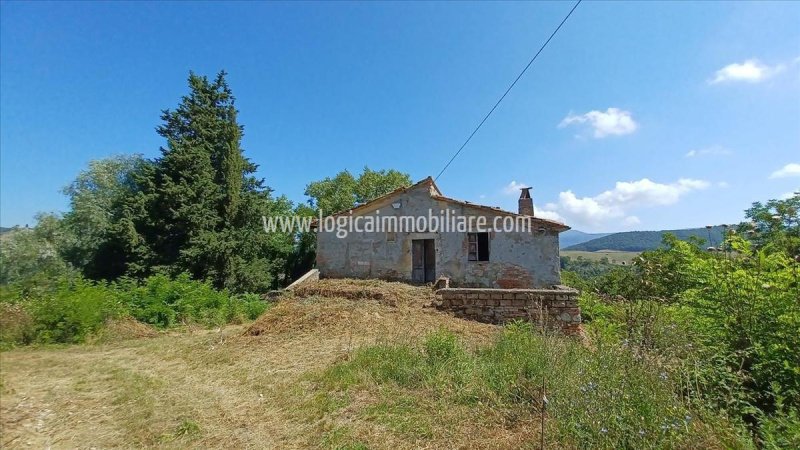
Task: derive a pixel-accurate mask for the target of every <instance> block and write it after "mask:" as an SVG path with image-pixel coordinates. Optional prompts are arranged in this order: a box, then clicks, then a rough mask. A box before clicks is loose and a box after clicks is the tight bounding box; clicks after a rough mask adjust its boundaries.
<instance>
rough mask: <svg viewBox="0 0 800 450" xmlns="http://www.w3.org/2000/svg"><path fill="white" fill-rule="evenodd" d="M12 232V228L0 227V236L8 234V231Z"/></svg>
mask: <svg viewBox="0 0 800 450" xmlns="http://www.w3.org/2000/svg"><path fill="white" fill-rule="evenodd" d="M11 230H13V228H8V227H0V234H3V233H8V232H9V231H11Z"/></svg>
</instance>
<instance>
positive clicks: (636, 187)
mask: <svg viewBox="0 0 800 450" xmlns="http://www.w3.org/2000/svg"><path fill="white" fill-rule="evenodd" d="M710 186H711V183H710V182H708V181H705V180H695V179H690V178H681V179H679V180H678V181H675V182H673V183H668V184H664V183H656V182H654V181H651V180H649V179H647V178H642V179H641V180H638V181H618V182H617V183H616V185H615V186H614V188H613V189H610V190H607V191H605V192H602V193H600V194H598V195H595V196H594V197H578V196H577V195H575V194H574V193H573V192H572V191H565V192H561V193H560V194H559V196H558V202H556V203H548V204H547V205H545V208H544V210H542V211H537V215H539V216H541V214H542V213H544V212H548V213H554V214H558V215H559V216H560V217H562V218H564V220H565V221H566V222H567V224H568V225H569V224H574V225H577V226H580V227H584V228H588V229H593V228H598V227H600V226H602V225H606V224H610V225H617V226H619V225H620V224H621V225H622V226H624V227H631V226H634V225H638V224H639V223H640V222H641V221H640V220H639V218H638V217H637V216H635V215H631V214H630V211H631V210H633V209H635V208H641V207H653V206H665V205H672V204H674V203H677V202H678V200H679V199H680V198H681V197H682V196H684V195H686V194H688V193H690V192H692V191H697V190H702V189H707V188H708V187H710Z"/></svg>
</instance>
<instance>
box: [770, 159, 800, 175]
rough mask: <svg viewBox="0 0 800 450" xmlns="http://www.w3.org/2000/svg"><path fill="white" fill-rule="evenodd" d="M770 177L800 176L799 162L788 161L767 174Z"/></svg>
mask: <svg viewBox="0 0 800 450" xmlns="http://www.w3.org/2000/svg"><path fill="white" fill-rule="evenodd" d="M769 177H770V179H775V178H788V177H800V164H797V163H789V164H787V165H785V166H783V167H781V168H780V169H778V170H776V171H775V172H772V174H771V175H770V176H769Z"/></svg>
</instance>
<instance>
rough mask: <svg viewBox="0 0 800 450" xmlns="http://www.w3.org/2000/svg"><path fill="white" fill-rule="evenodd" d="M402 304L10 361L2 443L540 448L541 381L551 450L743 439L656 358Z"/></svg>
mask: <svg viewBox="0 0 800 450" xmlns="http://www.w3.org/2000/svg"><path fill="white" fill-rule="evenodd" d="M356 284H357V283H356ZM332 288H333V287H332V286H327V287H326V289H332ZM375 289H377V290H381V291H385V290H387V289H388V290H389V291H391V286H389V287H387V286H377V287H375ZM414 289H420V291H419V292H418V295H419V297H418V298H420V299H422V298H427V296H429V293H428V292H427V291H424V289H425V288H414ZM409 293H411V294H409ZM401 294H402V295H401ZM408 295H412V297H413V291H409V290H407V288H406V287H403V288H402V291H399V293H395V294H392V293H391V292H389V294H388V295H386V292H384V293H383V294H382V295H381V297H380V298H378V299H377V300H376V299H372V298H363V297H361V296H354V297H355V298H353V299H347V298H336V297H322V296H320V294H319V293H317V292H309V293H308V295H307V296H299V295H298V296H296V297H294V298H286V299H283V300H281V301H280V302H279V303H278V304H277V305H276V306H275V307H274V308H271V309H270V310H268V311H267V312H266V313H265V314H264V315H263V316H262V317H261V318H260V319H259V320H257V321H256V322H254V323H253V324H250V325H248V326H243V325H233V326H227V327H223V328H220V329H217V330H202V329H192V328H189V329H184V330H181V331H168V332H161V333H158V334H157V335H155V336H154V337H146V338H145V337H141V338H135V339H127V340H121V341H120V340H101V341H98V343H96V344H92V345H73V346H61V347H54V346H43V347H39V348H31V347H27V348H17V349H14V350H11V351H6V352H2V353H0V374H1V375H2V378H1V379H0V380H1V381H2V387H1V388H2V393H1V394H2V402H0V424H1V425H2V430H1V431H2V441H1V442H0V446H2V447H4V448H5V447H9V448H11V447H20V446H30V447H49V446H54V447H62V448H63V447H97V448H106V447H145V448H146V447H168V448H185V447H189V448H210V447H212V448H213V447H237V448H238V447H259V448H260V447H270V448H308V447H315V448H343V449H364V448H392V449H396V448H420V447H424V448H441V447H446V448H455V447H459V448H538V445H539V444H538V443H539V439H540V437H541V426H540V424H541V415H540V413H541V411H542V403H541V395H540V392H541V391H540V387H541V380H542V378H545V379H546V380H547V386H548V388H547V397H548V399H549V402H550V403H549V405H548V408H547V412H546V416H545V419H546V420H545V428H544V431H545V438H546V440H547V445H548V446H551V447H568V448H571V447H590V446H591V447H600V448H603V447H605V448H609V447H626V446H627V447H642V448H657V447H668V446H682V447H685V448H700V447H704V448H707V447H711V448H714V447H717V448H722V447H736V446H737V445H738V444H739V441H737V436H735V435H734V432H733V431H731V427H730V425H729V424H728V423H726V422H725V421H724V420H722V419H720V418H718V417H716V416H714V415H713V414H708V413H705V412H703V411H694V410H691V408H689V407H688V406H687V405H686V404H685V403H684V402H683V401H682V400H681V399H680V398H676V397H675V394H674V392H675V391H674V390H673V389H672V388H673V387H674V386H673V385H672V383H673V382H674V380H672V379H670V378H668V379H667V380H663V379H662V378H661V376H660V375H661V374H660V372H658V371H655V369H654V367H658V366H657V364H656V363H655V362H653V364H649V363H648V364H645V362H644V361H642V360H637V359H636V357H635V355H633V354H631V353H630V352H624V351H621V349H619V348H611V347H609V348H604V347H598V346H597V345H595V348H592V349H590V348H587V347H586V346H585V345H583V344H582V343H580V342H578V341H574V340H570V339H564V338H555V337H541V336H537V335H536V334H535V333H532V332H531V330H530V329H528V328H525V327H511V328H509V329H506V330H504V329H503V328H500V327H497V326H493V325H487V324H480V323H475V322H469V321H464V320H459V319H455V318H453V317H451V316H448V315H446V314H444V313H441V312H438V311H436V310H434V309H432V308H425V307H422V305H423V304H424V302H423V301H421V300H420V301H405V300H403V301H397V300H398V299H407V298H409V297H408ZM393 299H394V300H393ZM391 305H394V306H391ZM145 335H147V336H149V334H145ZM134 336H136V334H135V333H134ZM582 389H583V390H582ZM687 415H691V419H690V420H688V421H685V420H684V419H685V417H686V416H687ZM664 418H669V419H670V420H671V422H669V426H670V429H669V431H668V432H664V433H662V431H661V428H660V427H661V426H662V425H665V422H664V421H663V420H662V419H664ZM676 421H677V422H679V423H678V426H673V425H674V424H675V423H676ZM603 428H606V431H603ZM640 429H643V430H645V435H644V436H640V435H639V434H638V432H639V430H640ZM659 433H662V434H659Z"/></svg>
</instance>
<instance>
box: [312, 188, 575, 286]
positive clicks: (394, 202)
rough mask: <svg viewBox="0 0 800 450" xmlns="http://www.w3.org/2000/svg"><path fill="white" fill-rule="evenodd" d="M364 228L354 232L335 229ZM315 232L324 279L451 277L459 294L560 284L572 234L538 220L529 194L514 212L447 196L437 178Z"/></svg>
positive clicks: (325, 222) (324, 222) (323, 223)
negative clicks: (563, 243) (564, 243)
mask: <svg viewBox="0 0 800 450" xmlns="http://www.w3.org/2000/svg"><path fill="white" fill-rule="evenodd" d="M481 218H482V219H481ZM437 219H438V222H437ZM481 221H482V222H481ZM359 223H360V224H361V225H362V227H360V228H352V229H350V230H347V231H348V232H347V233H343V232H342V231H341V229H339V228H336V227H335V226H334V224H336V225H337V226H338V225H341V226H342V227H343V226H345V224H350V225H349V226H351V227H352V226H354V225H356V224H359ZM481 223H483V226H481ZM370 225H371V226H370ZM316 227H317V230H316V231H317V261H316V267H317V269H318V270H319V275H320V276H322V277H326V278H345V277H347V278H380V279H386V280H398V281H408V282H415V283H429V282H434V281H436V280H437V279H440V278H446V279H448V280H449V286H451V287H455V288H495V289H541V288H552V287H553V286H556V285H560V284H561V276H560V271H559V268H560V260H559V244H558V235H559V233H561V232H563V231H566V230H568V229H569V227H568V226H566V225H564V224H562V223H559V222H555V221H552V220H546V219H542V218H539V217H536V216H535V213H534V210H533V199H532V198H531V195H530V188H524V189H522V192H521V195H520V198H519V210H518V212H516V213H514V212H510V211H504V210H501V209H500V208H496V207H491V206H483V205H477V204H474V203H470V202H466V201H460V200H455V199H452V198H449V197H446V196H444V195H443V194H442V192H441V191H440V190H439V188H438V187H437V186H436V183H434V181H433V179H432V178H430V177H428V178H426V179H424V180H422V181H420V182H418V183H416V184H414V185H412V186H409V187H406V188H401V189H397V190H395V191H393V192H390V193H388V194H386V195H384V196H382V197H379V198H377V199H374V200H372V201H370V202H368V203H365V204H362V205H359V206H357V207H354V208H352V209H351V210H349V211H344V212H340V213H339V214H334V215H332V216H328V217H323V218H321V219H320V220H319V221H317V223H316ZM500 227H503V228H502V229H500Z"/></svg>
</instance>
